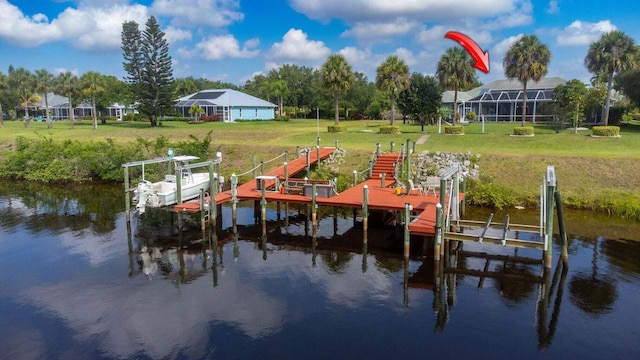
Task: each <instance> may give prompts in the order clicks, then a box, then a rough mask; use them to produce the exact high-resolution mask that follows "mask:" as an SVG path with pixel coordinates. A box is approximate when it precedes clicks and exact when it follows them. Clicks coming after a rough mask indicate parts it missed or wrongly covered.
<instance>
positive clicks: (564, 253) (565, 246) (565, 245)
mask: <svg viewBox="0 0 640 360" xmlns="http://www.w3.org/2000/svg"><path fill="white" fill-rule="evenodd" d="M555 200H556V211H557V213H558V228H559V230H560V240H561V242H562V262H563V263H564V264H565V265H566V264H567V263H568V262H569V250H568V246H569V244H568V243H569V241H568V239H567V231H566V230H565V227H564V210H563V209H562V195H560V190H556V192H555Z"/></svg>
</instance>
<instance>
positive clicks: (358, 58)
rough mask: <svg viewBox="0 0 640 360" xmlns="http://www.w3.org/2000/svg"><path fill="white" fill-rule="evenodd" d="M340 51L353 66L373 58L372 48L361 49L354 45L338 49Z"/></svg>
mask: <svg viewBox="0 0 640 360" xmlns="http://www.w3.org/2000/svg"><path fill="white" fill-rule="evenodd" d="M338 53H339V54H340V55H342V56H344V58H345V60H347V62H348V63H349V64H351V65H352V66H357V65H358V64H364V63H366V62H367V61H368V60H369V59H371V51H370V50H360V49H358V48H356V47H353V46H347V47H346V48H344V49H342V50H340V51H338Z"/></svg>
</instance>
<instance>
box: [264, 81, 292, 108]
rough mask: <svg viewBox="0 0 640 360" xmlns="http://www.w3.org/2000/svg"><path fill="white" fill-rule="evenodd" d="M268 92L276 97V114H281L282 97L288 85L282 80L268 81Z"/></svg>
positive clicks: (287, 89)
mask: <svg viewBox="0 0 640 360" xmlns="http://www.w3.org/2000/svg"><path fill="white" fill-rule="evenodd" d="M267 87H268V88H269V93H270V94H274V95H275V96H276V97H277V98H278V115H280V116H282V107H283V106H284V104H283V100H282V99H283V97H284V95H285V94H286V93H287V92H288V91H289V86H287V82H286V81H284V80H275V81H269V82H268V83H267Z"/></svg>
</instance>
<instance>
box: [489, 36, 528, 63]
mask: <svg viewBox="0 0 640 360" xmlns="http://www.w3.org/2000/svg"><path fill="white" fill-rule="evenodd" d="M523 36H524V35H523V34H518V35H514V36H509V37H508V38H506V39H504V40H502V41H500V42H499V43H497V44H495V45H494V46H493V49H492V50H491V55H494V59H495V56H498V57H500V59H502V58H503V57H504V54H506V53H507V51H508V50H509V48H510V47H511V45H513V44H514V43H515V42H517V41H518V40H520V38H522V37H523Z"/></svg>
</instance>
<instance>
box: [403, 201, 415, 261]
mask: <svg viewBox="0 0 640 360" xmlns="http://www.w3.org/2000/svg"><path fill="white" fill-rule="evenodd" d="M412 210H413V207H412V206H411V204H409V203H405V204H404V257H405V259H408V258H409V251H410V247H411V243H410V239H411V234H410V233H409V223H410V222H411V211H412Z"/></svg>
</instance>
